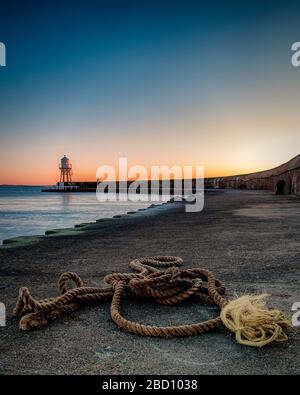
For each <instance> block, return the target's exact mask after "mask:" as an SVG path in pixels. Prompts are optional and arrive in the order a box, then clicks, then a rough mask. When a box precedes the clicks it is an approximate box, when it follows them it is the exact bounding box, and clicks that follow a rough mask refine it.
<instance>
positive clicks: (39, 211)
mask: <svg viewBox="0 0 300 395" xmlns="http://www.w3.org/2000/svg"><path fill="white" fill-rule="evenodd" d="M42 188H44V187H43V186H0V244H2V241H3V240H5V239H8V238H12V237H17V236H32V235H43V234H45V231H46V230H50V229H59V228H69V227H73V226H74V225H75V224H80V223H82V222H94V221H96V220H97V219H100V218H111V217H113V216H114V215H117V214H126V212H127V211H134V210H137V209H139V208H146V207H148V206H149V205H150V204H151V203H150V202H131V201H125V202H124V201H115V202H109V201H107V202H99V201H98V200H97V197H96V193H92V192H91V193H89V192H74V193H72V192H68V193H56V192H42Z"/></svg>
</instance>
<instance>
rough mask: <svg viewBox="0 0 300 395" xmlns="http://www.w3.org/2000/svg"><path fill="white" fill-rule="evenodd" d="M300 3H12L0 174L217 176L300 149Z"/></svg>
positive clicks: (4, 179) (2, 74)
mask: <svg viewBox="0 0 300 395" xmlns="http://www.w3.org/2000/svg"><path fill="white" fill-rule="evenodd" d="M299 20H300V3H299V2H296V1H266V0H265V1H264V0H262V1H243V2H241V1H214V2H211V1H206V2H204V1H203V2H202V1H189V0H186V1H166V0H165V1H163V0H161V1H155V0H154V1H153V0H152V1H142V0H140V1H126V0H124V1H114V0H111V1H91V0H84V1H73V2H70V1H30V0H27V1H25V0H24V1H15V0H11V1H3V0H2V1H1V4H0V41H1V42H3V43H5V45H6V47H7V66H6V67H1V68H0V142H1V145H0V183H24V184H44V183H54V182H55V181H57V176H58V169H57V164H58V160H59V159H60V157H61V156H62V155H63V154H68V155H69V156H70V158H71V160H72V162H73V166H74V172H75V178H76V179H94V178H95V172H96V168H97V167H98V166H100V165H102V164H115V163H116V162H117V159H118V158H119V157H120V156H125V157H128V160H129V163H130V164H143V165H146V166H150V165H151V164H154V165H156V164H169V165H172V164H194V165H196V164H199V165H205V168H206V175H207V176H212V175H225V174H233V173H241V172H250V171H254V170H260V169H264V168H269V167H272V166H275V165H278V164H280V163H281V162H284V161H286V160H288V159H290V158H291V157H293V156H295V155H297V154H298V153H300V149H299V148H300V133H299V125H300V115H299V113H300V112H299V96H300V68H294V67H292V65H291V60H290V59H291V55H292V53H291V45H292V43H293V42H295V41H300V28H299V26H300V25H299Z"/></svg>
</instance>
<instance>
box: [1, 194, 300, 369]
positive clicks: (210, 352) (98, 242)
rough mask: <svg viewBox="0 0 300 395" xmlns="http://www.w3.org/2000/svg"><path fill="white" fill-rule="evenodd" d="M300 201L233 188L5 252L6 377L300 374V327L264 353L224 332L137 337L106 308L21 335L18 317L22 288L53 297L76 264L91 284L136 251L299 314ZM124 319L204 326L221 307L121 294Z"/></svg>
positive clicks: (3, 365)
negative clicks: (174, 260) (200, 202)
mask: <svg viewBox="0 0 300 395" xmlns="http://www.w3.org/2000/svg"><path fill="white" fill-rule="evenodd" d="M299 208H300V199H299V197H296V196H275V195H273V194H271V193H267V192H256V191H226V192H224V193H221V192H219V193H212V194H209V196H208V197H207V198H206V201H205V208H204V210H203V211H202V212H200V213H185V211H184V208H183V205H182V204H181V203H173V204H167V205H164V206H162V207H161V208H153V209H148V210H146V211H143V212H140V213H139V214H136V215H135V214H132V215H127V216H125V217H122V218H116V219H114V220H113V221H107V222H99V223H98V224H97V226H94V227H93V226H92V227H91V228H90V229H89V230H86V231H84V232H82V233H80V234H78V235H77V236H73V235H69V236H56V237H47V238H45V239H42V240H41V241H40V242H38V243H36V244H32V245H28V246H22V247H18V248H3V249H0V279H1V280H0V281H1V282H0V301H1V302H3V303H5V305H6V308H7V326H6V327H0V372H1V373H2V374H299V373H300V359H299V355H300V333H299V332H300V330H295V331H294V333H293V334H292V336H291V339H290V341H289V342H287V343H282V344H277V345H274V346H270V347H268V348H264V349H254V348H249V347H244V346H241V345H239V344H237V343H236V342H235V340H234V337H233V336H232V335H231V334H230V333H229V332H228V331H227V330H225V329H220V330H217V331H215V332H211V333H208V334H203V335H198V336H192V337H187V338H175V339H156V338H148V337H141V336H137V335H133V334H129V333H125V332H123V331H121V330H119V329H118V328H117V327H116V325H115V324H114V323H113V322H112V321H111V319H110V316H109V304H108V303H106V304H104V305H100V306H89V307H84V308H83V309H82V310H80V311H79V312H77V313H76V314H74V315H72V316H70V317H65V318H63V319H61V320H58V321H56V322H53V323H51V325H49V326H48V327H46V328H43V329H40V330H35V331H31V332H26V333H25V332H21V331H20V330H19V329H18V320H17V319H15V318H13V317H12V315H11V311H12V309H13V307H14V304H15V301H16V297H17V294H18V288H19V287H21V286H27V287H29V289H30V290H31V293H32V294H33V295H34V296H35V297H37V298H44V297H48V296H50V295H52V296H54V295H56V294H57V289H56V287H57V285H56V284H57V279H58V277H59V275H60V274H61V273H62V272H64V271H67V270H71V271H75V272H77V273H78V274H79V275H80V276H81V277H82V278H83V279H84V281H85V282H86V284H89V285H92V286H99V285H100V284H101V285H103V283H102V280H103V277H104V276H105V275H106V274H107V273H110V272H112V271H128V266H127V265H128V262H129V261H130V260H131V259H133V258H135V257H139V256H149V255H178V256H181V257H182V258H183V259H184V260H185V267H196V266H199V267H205V268H208V269H209V270H212V271H213V272H214V273H215V275H216V276H217V277H218V278H220V279H221V280H222V281H224V282H225V285H226V288H227V296H228V297H229V298H232V297H234V296H236V295H241V294H243V293H245V292H249V293H250V292H251V293H261V292H267V293H269V294H270V301H271V304H272V305H275V306H277V307H280V308H281V309H284V310H285V311H286V312H287V313H288V314H290V315H291V306H292V304H293V303H294V302H297V301H299V302H300V210H299ZM123 312H124V315H125V316H127V317H129V318H131V319H133V320H138V321H140V322H143V323H148V324H159V325H162V324H180V323H189V322H198V321H202V320H204V319H208V318H210V317H214V316H216V315H218V310H217V309H216V308H214V307H207V306H203V305H197V304H195V303H188V302H186V303H184V304H182V305H179V306H176V307H167V306H158V305H155V304H152V303H143V304H142V303H140V302H135V301H128V302H125V303H124V305H123Z"/></svg>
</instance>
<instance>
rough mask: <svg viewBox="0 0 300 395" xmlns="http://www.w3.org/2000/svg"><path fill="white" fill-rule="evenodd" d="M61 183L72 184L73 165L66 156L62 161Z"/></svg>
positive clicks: (60, 167) (60, 168)
mask: <svg viewBox="0 0 300 395" xmlns="http://www.w3.org/2000/svg"><path fill="white" fill-rule="evenodd" d="M59 170H60V182H72V174H73V171H72V164H71V162H70V159H69V158H67V157H66V155H64V157H63V158H62V159H61V161H60V166H59Z"/></svg>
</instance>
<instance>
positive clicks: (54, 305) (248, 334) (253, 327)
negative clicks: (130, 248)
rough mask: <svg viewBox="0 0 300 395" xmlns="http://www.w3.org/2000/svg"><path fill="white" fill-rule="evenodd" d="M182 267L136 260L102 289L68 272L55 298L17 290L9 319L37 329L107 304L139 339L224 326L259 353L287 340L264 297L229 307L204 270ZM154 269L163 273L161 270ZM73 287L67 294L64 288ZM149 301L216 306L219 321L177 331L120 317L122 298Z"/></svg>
mask: <svg viewBox="0 0 300 395" xmlns="http://www.w3.org/2000/svg"><path fill="white" fill-rule="evenodd" d="M182 263H183V261H182V259H181V258H179V257H174V256H157V257H146V258H138V259H135V260H133V261H131V262H130V263H129V266H130V267H131V268H132V269H133V270H134V271H135V272H133V273H112V274H109V275H107V276H106V277H105V278H104V281H105V282H106V283H107V284H108V285H109V286H108V287H106V288H94V287H86V286H84V283H83V281H82V280H81V278H80V277H79V276H78V275H77V274H76V273H72V272H66V273H64V274H62V275H61V276H60V279H59V283H58V288H59V292H60V295H59V296H56V297H53V298H48V299H43V300H36V299H34V298H33V297H32V296H31V294H30V292H29V290H28V288H20V290H19V297H18V300H17V304H16V307H15V309H14V315H16V316H20V317H22V318H21V320H20V325H19V326H20V329H21V330H31V329H33V328H41V327H43V326H45V325H47V324H48V322H49V321H53V320H56V319H58V318H60V317H62V316H64V315H67V314H70V313H73V312H75V311H76V310H78V309H80V308H81V307H82V306H83V305H84V304H86V303H92V302H93V303H99V302H107V301H111V308H110V313H111V318H112V320H113V321H114V322H115V323H116V324H117V325H118V326H119V327H120V328H122V329H124V330H126V331H128V332H132V333H136V334H138V335H143V336H156V337H176V336H189V335H195V334H200V333H205V332H209V331H211V330H214V329H216V328H219V327H221V326H222V325H223V324H224V325H225V326H226V327H227V328H228V329H230V330H231V331H233V332H235V334H236V340H237V341H238V342H239V343H241V344H245V345H248V346H255V347H262V346H264V345H266V344H269V343H271V342H274V341H276V342H278V341H285V340H287V339H288V337H287V334H286V330H287V329H288V328H289V327H290V322H289V320H288V319H287V318H286V317H285V316H284V314H283V313H282V312H280V311H278V310H269V309H266V308H265V299H266V295H261V296H247V295H245V296H243V297H241V298H239V299H237V300H235V301H232V302H228V301H227V300H226V299H225V298H224V297H223V295H224V293H225V287H224V285H223V283H222V282H221V281H220V280H218V279H216V278H215V277H214V275H213V274H212V273H211V272H210V271H209V270H206V269H202V268H193V269H185V270H184V269H179V268H178V266H180V265H182ZM159 267H161V268H163V270H160V269H159ZM69 280H71V281H73V282H74V283H75V288H73V289H70V290H68V288H67V282H68V281H69ZM123 297H126V298H136V299H152V300H154V301H155V302H157V303H159V304H164V305H175V304H178V303H181V302H182V301H184V300H187V299H193V300H196V301H198V302H201V303H204V304H212V305H216V306H218V307H219V308H220V310H221V316H220V317H217V318H213V319H210V320H208V321H204V322H200V323H196V324H188V325H179V326H152V325H143V324H140V323H138V322H133V321H130V320H128V319H126V318H125V317H123V316H122V314H121V310H120V304H121V301H122V298H123Z"/></svg>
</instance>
